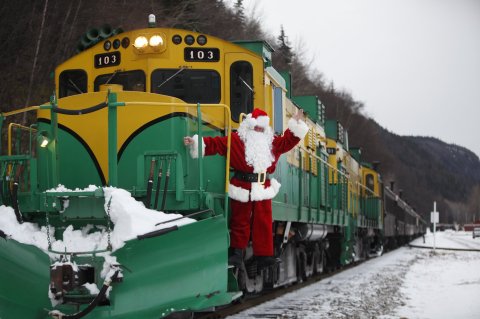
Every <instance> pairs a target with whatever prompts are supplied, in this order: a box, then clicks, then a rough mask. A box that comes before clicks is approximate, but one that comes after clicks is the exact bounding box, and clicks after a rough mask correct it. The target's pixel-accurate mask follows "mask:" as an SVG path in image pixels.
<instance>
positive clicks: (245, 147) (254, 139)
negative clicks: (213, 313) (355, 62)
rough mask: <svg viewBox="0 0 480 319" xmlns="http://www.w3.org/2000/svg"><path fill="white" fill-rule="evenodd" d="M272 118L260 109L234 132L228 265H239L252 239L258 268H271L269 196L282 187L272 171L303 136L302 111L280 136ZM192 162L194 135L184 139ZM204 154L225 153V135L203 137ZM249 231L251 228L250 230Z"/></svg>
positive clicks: (275, 193)
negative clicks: (233, 171) (270, 176)
mask: <svg viewBox="0 0 480 319" xmlns="http://www.w3.org/2000/svg"><path fill="white" fill-rule="evenodd" d="M269 122H270V119H269V117H268V115H267V113H265V112H264V111H262V110H260V109H255V110H254V111H253V112H252V113H250V114H248V115H247V117H246V119H245V120H243V121H242V123H241V124H240V126H239V128H238V130H237V132H233V133H232V138H231V150H230V154H231V155H230V158H231V159H230V166H231V167H232V168H233V169H234V170H235V173H234V176H233V177H232V179H231V180H230V186H229V191H228V195H229V197H230V207H231V210H232V216H231V220H230V248H231V252H230V257H229V263H230V264H232V265H234V266H237V267H239V266H240V265H241V263H242V261H243V253H244V250H245V248H246V247H247V246H248V242H249V240H250V236H251V237H252V245H253V254H254V256H255V258H256V260H257V263H258V265H259V267H265V266H269V265H272V264H274V263H275V262H276V259H275V258H274V257H273V236H272V198H273V197H275V195H277V193H278V191H279V189H280V183H279V182H278V181H277V180H276V179H275V178H269V174H272V173H273V172H274V171H275V167H276V164H277V161H278V159H279V158H280V155H282V154H283V153H286V152H288V151H289V150H291V149H292V148H293V147H294V146H295V145H297V144H298V142H299V141H300V140H301V139H302V138H303V137H304V136H305V135H306V134H307V132H308V126H307V125H306V124H305V122H304V115H303V112H302V111H301V110H298V112H297V113H296V114H295V115H294V116H293V117H292V118H291V119H290V120H289V121H288V129H287V130H285V132H284V133H283V135H281V136H277V135H274V134H273V130H272V128H271V127H270V126H269ZM184 144H185V145H186V146H188V147H190V154H191V156H192V157H193V158H197V157H198V136H197V135H194V136H193V137H190V136H186V137H185V138H184ZM202 152H203V154H202V155H215V154H220V155H226V153H227V137H226V136H219V137H204V138H203V143H202ZM251 228H252V229H251Z"/></svg>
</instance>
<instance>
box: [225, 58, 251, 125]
mask: <svg viewBox="0 0 480 319" xmlns="http://www.w3.org/2000/svg"><path fill="white" fill-rule="evenodd" d="M230 109H231V112H232V120H233V121H235V122H239V118H240V114H241V113H245V114H248V113H251V112H252V111H253V67H252V65H251V64H250V63H249V62H247V61H237V62H235V63H233V64H232V65H231V66H230Z"/></svg>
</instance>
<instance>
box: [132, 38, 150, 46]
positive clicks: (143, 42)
mask: <svg viewBox="0 0 480 319" xmlns="http://www.w3.org/2000/svg"><path fill="white" fill-rule="evenodd" d="M147 45H148V40H147V38H146V37H144V36H139V37H137V38H136V39H135V42H133V46H134V47H135V48H137V49H143V48H145V47H146V46H147Z"/></svg>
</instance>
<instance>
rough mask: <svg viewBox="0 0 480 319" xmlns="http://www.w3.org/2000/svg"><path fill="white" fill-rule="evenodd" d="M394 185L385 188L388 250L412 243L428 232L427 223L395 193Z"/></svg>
mask: <svg viewBox="0 0 480 319" xmlns="http://www.w3.org/2000/svg"><path fill="white" fill-rule="evenodd" d="M393 186H394V183H393V182H392V183H391V184H390V187H384V205H385V212H384V215H385V222H384V225H385V226H384V227H385V230H384V234H383V235H384V242H385V247H386V249H388V250H391V249H393V248H396V247H399V246H401V245H404V244H406V243H408V242H410V241H411V240H412V239H414V238H416V237H419V236H422V235H424V234H425V232H426V228H427V223H426V221H425V220H424V219H423V218H422V217H421V216H420V215H419V214H418V213H417V212H416V211H415V209H413V208H412V207H411V206H410V205H409V204H408V203H407V202H405V201H404V200H403V199H402V197H401V192H400V195H399V194H396V193H395V192H394V191H393Z"/></svg>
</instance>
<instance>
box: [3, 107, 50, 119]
mask: <svg viewBox="0 0 480 319" xmlns="http://www.w3.org/2000/svg"><path fill="white" fill-rule="evenodd" d="M39 108H40V105H35V106H29V107H26V108H23V109H19V110H15V111H10V112H5V113H0V116H3V117H8V116H12V115H15V114H21V113H26V112H30V111H35V110H38V109H39Z"/></svg>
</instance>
